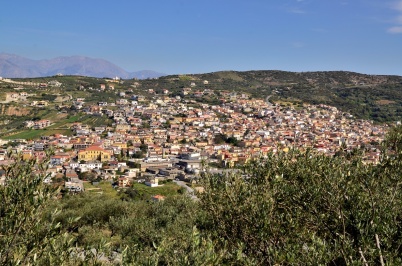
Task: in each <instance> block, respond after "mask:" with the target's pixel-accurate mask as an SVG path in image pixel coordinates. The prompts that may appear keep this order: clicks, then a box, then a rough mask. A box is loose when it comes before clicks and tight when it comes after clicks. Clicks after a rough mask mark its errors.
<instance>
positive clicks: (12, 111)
mask: <svg viewBox="0 0 402 266" xmlns="http://www.w3.org/2000/svg"><path fill="white" fill-rule="evenodd" d="M29 113H30V111H29V110H28V109H27V108H24V107H16V106H9V107H4V105H3V106H2V107H1V114H2V115H10V116H11V115H15V116H25V115H27V114H29Z"/></svg>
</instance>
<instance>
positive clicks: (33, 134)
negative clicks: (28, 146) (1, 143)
mask: <svg viewBox="0 0 402 266" xmlns="http://www.w3.org/2000/svg"><path fill="white" fill-rule="evenodd" d="M54 134H62V135H67V136H71V135H72V131H71V130H69V129H49V130H48V129H38V130H34V129H28V130H25V131H20V132H18V133H16V134H14V135H10V136H6V137H3V139H38V138H40V137H41V136H51V135H54Z"/></svg>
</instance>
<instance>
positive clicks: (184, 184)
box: [173, 180, 198, 200]
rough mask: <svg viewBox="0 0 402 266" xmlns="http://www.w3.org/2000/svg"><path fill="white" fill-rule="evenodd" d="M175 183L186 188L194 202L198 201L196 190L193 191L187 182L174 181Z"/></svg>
mask: <svg viewBox="0 0 402 266" xmlns="http://www.w3.org/2000/svg"><path fill="white" fill-rule="evenodd" d="M173 182H175V183H176V184H177V185H179V186H181V187H183V188H185V189H186V191H187V195H189V196H190V197H191V198H192V199H193V200H198V198H197V196H195V194H194V189H192V188H191V187H189V186H187V185H186V183H185V182H183V181H178V180H173Z"/></svg>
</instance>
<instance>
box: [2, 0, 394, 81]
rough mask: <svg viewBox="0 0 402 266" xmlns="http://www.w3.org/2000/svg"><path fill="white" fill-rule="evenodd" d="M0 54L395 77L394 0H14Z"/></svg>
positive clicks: (177, 68) (191, 68)
mask: <svg viewBox="0 0 402 266" xmlns="http://www.w3.org/2000/svg"><path fill="white" fill-rule="evenodd" d="M1 9H2V12H1V14H0V52H4V53H13V54H18V55H21V56H25V57H28V58H32V59H49V58H53V57H57V56H71V55H83V56H88V57H93V58H103V59H106V60H109V61H111V62H113V63H115V64H117V65H119V66H121V67H122V68H124V69H125V70H128V71H138V70H144V69H149V70H154V71H159V72H163V73H167V74H179V73H205V72H213V71H219V70H239V71H243V70H273V69H275V70H288V71H323V70H348V71H356V72H361V73H367V74H395V75H402V0H395V1H393V0H202V1H201V0H116V1H104V0H79V1H78V0H69V1H58V0H39V1H32V0H24V1H23V0H13V1H5V2H3V3H2V5H1Z"/></svg>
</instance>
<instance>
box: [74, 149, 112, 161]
mask: <svg viewBox="0 0 402 266" xmlns="http://www.w3.org/2000/svg"><path fill="white" fill-rule="evenodd" d="M111 157H112V155H111V153H110V152H108V151H106V150H105V149H103V148H101V147H99V146H95V145H93V146H89V147H88V148H86V149H85V150H81V151H79V152H78V160H79V161H94V160H98V161H101V162H107V161H110V159H111Z"/></svg>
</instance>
